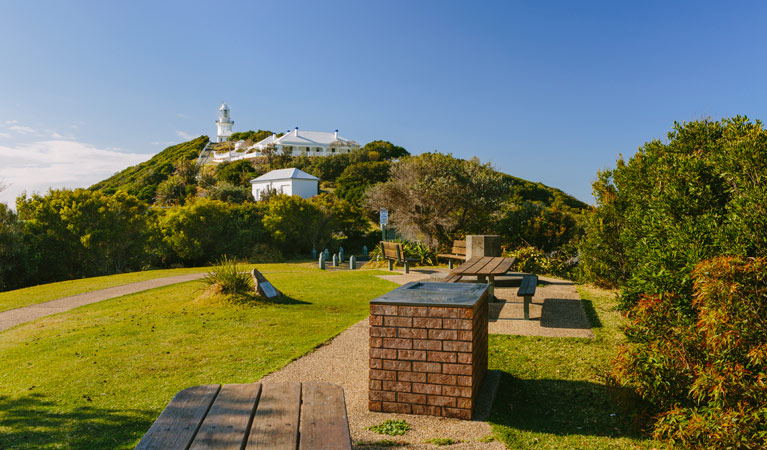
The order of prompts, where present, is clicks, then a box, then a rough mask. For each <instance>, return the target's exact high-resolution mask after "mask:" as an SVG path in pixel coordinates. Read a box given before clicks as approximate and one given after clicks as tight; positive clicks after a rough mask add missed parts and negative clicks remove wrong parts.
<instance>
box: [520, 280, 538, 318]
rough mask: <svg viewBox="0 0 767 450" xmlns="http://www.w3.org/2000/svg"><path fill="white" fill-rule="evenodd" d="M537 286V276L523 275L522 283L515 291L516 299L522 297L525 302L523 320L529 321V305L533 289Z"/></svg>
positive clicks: (533, 292) (533, 293)
mask: <svg viewBox="0 0 767 450" xmlns="http://www.w3.org/2000/svg"><path fill="white" fill-rule="evenodd" d="M537 286H538V276H537V275H525V276H523V277H522V283H520V285H519V289H517V297H524V302H525V306H524V308H525V320H530V303H531V302H532V301H533V296H534V295H535V288H536V287H537Z"/></svg>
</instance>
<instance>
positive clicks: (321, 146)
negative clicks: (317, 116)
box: [213, 122, 359, 162]
mask: <svg viewBox="0 0 767 450" xmlns="http://www.w3.org/2000/svg"><path fill="white" fill-rule="evenodd" d="M216 123H218V122H216ZM230 135H231V133H230ZM270 145H271V146H273V147H274V148H275V149H276V150H277V151H280V152H281V151H283V150H288V151H290V152H291V154H292V155H293V156H332V155H340V154H343V153H350V152H351V151H352V150H354V149H355V148H358V147H359V145H358V144H357V143H356V142H354V141H352V140H350V139H346V138H344V137H341V136H339V135H338V130H336V131H335V132H333V133H329V132H325V131H303V130H299V129H298V128H296V129H294V130H291V131H288V132H287V133H285V134H284V135H282V136H280V137H277V135H276V134H273V135H271V136H269V137H267V138H266V139H263V140H261V141H260V142H256V143H255V144H253V145H251V146H250V147H245V146H244V145H243V142H237V143H236V144H235V146H234V148H235V151H230V152H214V153H213V160H214V161H216V162H224V161H237V160H240V159H252V158H258V157H261V156H264V154H263V150H264V149H265V148H266V147H267V146H270Z"/></svg>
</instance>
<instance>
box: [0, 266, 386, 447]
mask: <svg viewBox="0 0 767 450" xmlns="http://www.w3.org/2000/svg"><path fill="white" fill-rule="evenodd" d="M258 267H259V269H260V270H261V271H262V272H263V273H264V274H266V276H267V277H268V278H269V279H270V281H272V282H273V283H274V285H275V286H277V287H279V288H280V289H281V290H283V291H284V292H285V293H286V294H287V295H288V296H289V297H290V298H291V299H294V300H291V301H290V302H288V303H285V304H267V305H260V306H254V307H243V306H232V305H229V304H220V303H216V302H215V301H213V300H210V299H207V300H206V299H200V298H199V296H200V293H201V288H202V283H200V282H189V283H184V284H179V285H174V286H168V287H164V288H158V289H154V290H151V291H146V292H144V293H139V294H134V295H130V296H125V297H121V298H117V299H113V300H107V301H104V302H100V303H96V304H92V305H88V306H84V307H82V308H78V309H76V310H73V311H70V312H67V313H63V314H59V315H55V316H50V317H47V318H43V319H40V320H37V321H34V322H31V323H29V324H24V325H21V326H19V327H15V328H12V329H10V330H7V331H5V332H3V333H0V361H3V364H1V365H0V436H1V437H2V445H0V447H2V448H14V449H15V448H22V449H33V448H34V449H37V448H78V449H79V448H84V449H88V448H93V449H96V448H98V449H101V448H132V447H133V446H134V445H135V444H136V443H137V441H138V439H140V437H141V436H142V435H143V433H144V432H145V431H146V430H147V429H148V428H149V426H150V425H151V424H152V422H153V421H154V419H155V418H156V417H157V415H158V414H159V413H160V411H161V410H162V408H163V407H164V406H165V405H166V404H167V402H168V401H169V400H170V399H171V398H172V397H173V395H174V394H175V393H176V392H178V391H179V390H181V389H183V388H185V387H188V386H194V385H198V384H206V383H243V382H252V381H255V380H258V379H259V378H260V377H262V376H263V375H265V374H267V373H269V372H272V371H274V370H276V369H278V368H280V367H282V366H284V365H285V364H286V363H287V362H289V361H290V360H292V359H295V358H297V357H299V356H301V355H303V354H305V353H306V352H308V351H309V350H311V349H312V348H314V347H315V346H317V345H318V344H320V343H322V342H324V341H326V340H328V339H329V338H331V337H332V336H334V335H336V334H338V333H339V332H340V331H342V330H343V329H345V328H347V327H348V326H350V325H352V324H353V323H355V322H357V321H359V320H361V319H362V318H364V317H365V316H366V315H367V314H368V300H370V299H371V298H374V297H376V296H378V295H380V294H382V293H384V292H387V291H389V290H391V289H392V288H393V287H394V286H395V285H394V284H393V283H389V282H387V281H384V280H381V279H379V278H377V277H375V276H374V274H375V273H376V272H371V271H356V272H348V271H346V272H321V271H319V270H317V269H311V268H303V267H298V266H293V265H286V264H274V265H258Z"/></svg>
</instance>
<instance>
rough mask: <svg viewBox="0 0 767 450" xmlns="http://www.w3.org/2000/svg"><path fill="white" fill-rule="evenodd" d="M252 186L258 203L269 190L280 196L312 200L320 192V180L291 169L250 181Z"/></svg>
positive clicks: (273, 171)
mask: <svg viewBox="0 0 767 450" xmlns="http://www.w3.org/2000/svg"><path fill="white" fill-rule="evenodd" d="M250 184H251V186H252V190H253V198H254V199H256V201H259V200H261V194H262V193H263V192H265V191H267V190H273V191H275V192H277V193H278V194H285V195H298V196H299V197H302V198H310V197H314V196H315V195H317V193H318V192H319V184H320V179H319V178H317V177H315V176H314V175H310V174H308V173H306V172H304V171H303V170H299V169H295V168H291V169H278V170H272V171H271V172H268V173H265V174H263V175H261V176H260V177H258V178H254V179H252V180H250Z"/></svg>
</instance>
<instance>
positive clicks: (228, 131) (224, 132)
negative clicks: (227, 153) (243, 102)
mask: <svg viewBox="0 0 767 450" xmlns="http://www.w3.org/2000/svg"><path fill="white" fill-rule="evenodd" d="M233 126H234V121H233V120H232V118H231V117H230V116H229V106H227V104H226V103H225V102H222V103H221V107H220V108H218V120H216V127H217V128H218V142H226V140H227V139H229V136H231V135H232V127H233Z"/></svg>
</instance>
